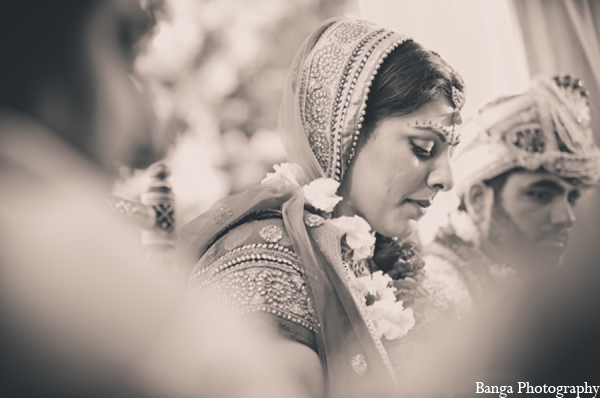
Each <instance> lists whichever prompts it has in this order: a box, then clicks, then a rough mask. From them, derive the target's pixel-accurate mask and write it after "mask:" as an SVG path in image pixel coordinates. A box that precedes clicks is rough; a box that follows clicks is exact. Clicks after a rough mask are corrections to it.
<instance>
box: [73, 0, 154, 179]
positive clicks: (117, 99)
mask: <svg viewBox="0 0 600 398" xmlns="http://www.w3.org/2000/svg"><path fill="white" fill-rule="evenodd" d="M146 29H147V21H146V20H145V19H144V14H143V12H142V10H141V8H140V5H139V1H137V0H110V1H101V2H99V3H98V6H97V7H96V9H95V10H94V12H93V13H92V15H91V19H90V21H89V24H88V25H87V31H86V35H85V37H84V40H85V41H84V44H85V47H86V48H87V56H86V58H87V62H86V63H87V67H88V68H89V73H88V80H87V83H88V87H87V89H88V90H89V96H88V98H89V99H90V100H91V103H92V104H93V105H92V108H91V115H92V117H91V119H92V131H93V134H92V140H93V142H92V143H91V147H92V148H93V151H94V152H95V153H94V154H93V156H94V157H95V158H96V159H97V161H98V162H99V163H100V164H101V165H103V166H104V167H105V168H107V169H114V166H115V165H116V163H119V164H126V165H130V166H133V167H138V168H144V167H146V166H148V165H149V164H150V163H152V162H154V161H156V160H158V159H159V158H160V156H161V155H162V153H161V148H157V146H156V145H154V142H153V139H152V134H151V128H150V121H151V118H150V115H151V112H150V111H149V107H148V106H147V104H145V103H144V101H143V98H142V96H141V95H140V92H139V90H138V89H137V87H135V85H134V82H133V80H132V77H131V73H132V70H133V61H134V59H135V51H134V46H135V44H136V42H137V41H138V40H139V39H140V37H141V36H142V35H143V34H145V33H146Z"/></svg>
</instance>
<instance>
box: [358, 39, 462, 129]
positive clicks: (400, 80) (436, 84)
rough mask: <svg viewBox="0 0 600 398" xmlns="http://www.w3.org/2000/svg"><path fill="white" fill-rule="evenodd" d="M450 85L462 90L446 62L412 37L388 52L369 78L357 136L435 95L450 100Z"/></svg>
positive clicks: (401, 114) (453, 71)
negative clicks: (364, 111) (374, 73)
mask: <svg viewBox="0 0 600 398" xmlns="http://www.w3.org/2000/svg"><path fill="white" fill-rule="evenodd" d="M452 87H455V88H456V89H458V90H460V91H461V92H465V89H466V88H465V84H464V81H463V79H462V77H461V76H460V75H459V74H458V73H457V72H456V71H455V70H454V69H453V68H452V67H451V66H450V65H448V63H446V61H444V60H443V59H442V58H441V57H440V56H439V55H438V54H437V53H435V52H432V51H430V50H428V49H426V48H425V47H423V46H422V45H420V44H419V43H415V42H414V41H412V40H410V41H407V42H405V43H403V44H402V45H400V46H398V47H397V48H396V49H395V50H394V51H392V52H391V53H390V54H389V55H388V57H387V58H386V59H385V61H384V62H383V64H382V65H381V68H380V69H379V71H378V74H377V75H376V76H375V80H373V85H372V86H371V91H370V94H369V98H368V100H367V108H366V115H365V120H364V122H363V126H364V129H363V133H364V134H361V135H364V136H368V135H369V134H370V133H371V131H373V129H374V127H375V125H376V124H377V122H379V121H380V120H381V119H383V118H386V117H393V116H404V115H408V114H410V113H413V112H416V111H417V110H418V109H419V108H421V107H422V106H423V105H425V104H426V103H428V102H430V101H431V100H433V99H434V98H435V97H436V96H437V95H438V94H443V95H445V96H446V97H447V98H448V99H449V100H450V102H452Z"/></svg>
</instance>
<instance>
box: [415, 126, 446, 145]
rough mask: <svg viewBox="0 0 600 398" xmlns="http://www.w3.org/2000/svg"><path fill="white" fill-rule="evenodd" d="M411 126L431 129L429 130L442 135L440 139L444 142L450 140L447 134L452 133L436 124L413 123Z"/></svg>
mask: <svg viewBox="0 0 600 398" xmlns="http://www.w3.org/2000/svg"><path fill="white" fill-rule="evenodd" d="M410 127H413V128H416V129H419V130H429V131H431V132H433V133H435V134H437V135H438V136H439V137H440V139H441V140H442V142H446V141H448V137H447V136H449V135H450V134H451V132H450V131H445V130H444V129H443V128H440V127H438V126H434V125H432V124H424V125H421V124H418V125H411V126H410Z"/></svg>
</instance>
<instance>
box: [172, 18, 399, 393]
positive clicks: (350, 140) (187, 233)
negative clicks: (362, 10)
mask: <svg viewBox="0 0 600 398" xmlns="http://www.w3.org/2000/svg"><path fill="white" fill-rule="evenodd" d="M406 40H408V39H407V38H406V37H405V36H402V35H399V34H397V33H394V32H392V31H389V30H386V29H384V28H382V27H379V26H377V25H375V24H372V23H370V22H367V21H363V20H358V19H348V18H336V19H330V20H328V21H326V22H324V23H323V24H322V25H321V26H320V27H319V28H318V29H317V30H316V31H315V32H314V33H313V34H312V35H311V36H310V37H309V38H308V39H307V40H306V41H305V42H304V43H303V44H302V46H301V48H300V49H299V51H298V52H297V54H296V56H295V58H294V61H293V64H292V67H291V68H290V72H289V75H288V79H287V83H286V86H285V90H284V94H283V100H282V103H281V108H280V113H279V131H280V134H281V138H282V141H283V144H284V147H285V149H286V151H287V155H288V159H289V161H290V162H293V163H296V164H297V165H299V166H301V168H302V170H303V178H301V181H298V182H299V183H300V185H304V184H307V183H309V182H310V181H313V180H315V179H318V178H333V179H335V180H336V181H342V179H343V177H344V174H345V172H346V170H347V168H348V165H349V164H350V162H351V160H352V158H353V156H354V151H355V148H356V145H357V140H358V134H359V132H360V129H361V127H362V121H363V119H364V115H365V113H366V111H367V110H366V102H367V97H368V94H369V91H370V86H371V83H372V81H373V79H374V77H375V75H376V74H377V70H378V69H379V66H380V65H381V63H382V62H383V61H384V59H385V58H386V57H387V55H388V54H389V53H390V52H391V51H392V50H393V49H394V48H396V47H398V46H399V45H400V44H402V43H403V42H405V41H406ZM304 206H305V198H304V194H303V191H302V188H301V187H298V186H276V185H271V184H268V185H266V184H264V185H263V184H261V185H258V186H253V187H250V188H249V189H247V190H246V191H245V192H242V193H239V194H236V195H232V196H229V197H226V198H224V199H221V200H219V201H218V202H217V203H216V204H215V205H214V206H213V207H212V208H211V209H209V210H208V211H207V212H206V213H204V214H202V215H201V216H200V217H198V218H196V219H195V220H193V221H192V222H190V223H189V224H188V225H186V226H184V227H183V228H182V229H181V230H180V231H179V241H178V246H177V249H176V253H175V266H176V270H177V271H178V272H179V273H180V274H182V275H184V276H186V277H187V276H189V274H190V271H191V269H192V267H193V266H194V265H195V264H196V263H197V262H198V260H199V259H200V257H201V256H202V255H203V253H204V252H205V251H206V250H207V249H208V248H209V247H210V245H211V244H212V243H214V242H215V241H216V240H217V239H218V238H219V237H220V236H221V235H222V234H223V231H227V230H228V229H229V228H230V226H231V225H234V224H235V223H236V222H238V221H239V220H241V219H242V218H243V217H245V216H246V215H248V214H249V213H252V212H256V211H261V210H267V209H280V210H281V213H282V218H283V223H284V226H285V228H286V231H287V233H288V234H289V236H290V238H291V240H292V243H293V246H294V249H295V251H296V253H297V254H298V255H299V256H300V258H302V262H303V266H304V268H305V275H306V280H307V284H308V285H309V287H310V290H311V295H312V297H313V299H314V305H315V312H316V316H317V320H318V323H319V326H320V328H319V330H318V331H317V344H318V351H319V357H320V359H321V363H322V366H323V369H324V372H325V374H326V376H327V380H328V387H329V391H330V395H333V396H355V395H360V394H367V395H369V396H382V395H386V394H388V393H390V392H391V391H393V389H394V387H395V384H396V380H395V375H394V372H393V369H392V367H391V364H390V361H389V359H388V357H387V354H386V352H385V350H384V349H383V346H382V344H381V341H380V340H379V338H378V337H377V336H376V335H375V332H374V330H373V325H372V323H370V322H369V320H368V319H365V314H364V311H361V305H360V303H358V302H357V298H356V296H353V293H352V292H351V289H350V288H349V286H348V281H347V280H345V275H344V270H343V266H342V260H341V249H340V238H341V233H340V231H338V230H337V229H336V228H335V227H333V226H328V227H327V228H323V229H320V231H321V232H320V233H319V235H318V236H316V235H314V234H312V233H310V232H309V231H307V226H306V225H305V222H304V213H305V210H304ZM378 394H379V395H378Z"/></svg>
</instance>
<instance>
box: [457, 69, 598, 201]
mask: <svg viewBox="0 0 600 398" xmlns="http://www.w3.org/2000/svg"><path fill="white" fill-rule="evenodd" d="M460 130H461V133H462V137H463V143H462V144H461V146H459V147H458V148H457V151H456V153H455V155H454V160H453V165H452V166H453V172H454V176H455V180H456V183H457V185H456V190H457V193H458V194H459V195H460V194H462V193H463V192H465V191H466V189H467V188H468V187H469V186H471V185H472V184H473V183H476V182H479V181H485V180H488V179H491V178H493V177H495V176H497V175H500V174H502V173H504V172H506V171H508V170H511V169H513V168H517V167H519V168H524V169H526V170H531V171H536V170H540V169H543V170H545V171H547V172H550V173H553V174H556V175H558V176H560V177H564V178H573V179H577V180H579V181H580V182H581V183H583V184H588V185H591V184H595V183H596V182H597V181H598V179H599V178H600V150H599V149H598V147H597V146H596V143H595V142H594V139H593V136H592V130H591V127H590V109H589V104H588V101H587V91H586V90H585V89H584V88H583V85H582V83H581V81H580V80H579V79H573V78H571V77H570V76H557V77H555V78H554V79H547V78H542V77H538V78H536V79H534V81H533V82H532V84H531V86H530V87H529V89H528V90H527V91H525V92H524V93H522V94H520V95H515V96H510V97H502V98H499V99H497V100H495V101H493V102H491V103H489V104H488V105H486V106H484V107H483V108H481V109H480V110H479V111H478V112H477V113H476V114H475V115H474V116H472V117H471V118H469V119H468V120H467V121H466V123H465V124H464V125H463V126H462V127H461V128H460Z"/></svg>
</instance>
